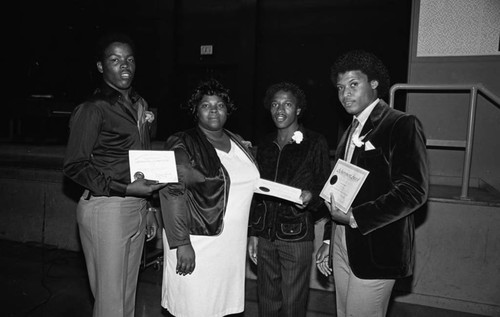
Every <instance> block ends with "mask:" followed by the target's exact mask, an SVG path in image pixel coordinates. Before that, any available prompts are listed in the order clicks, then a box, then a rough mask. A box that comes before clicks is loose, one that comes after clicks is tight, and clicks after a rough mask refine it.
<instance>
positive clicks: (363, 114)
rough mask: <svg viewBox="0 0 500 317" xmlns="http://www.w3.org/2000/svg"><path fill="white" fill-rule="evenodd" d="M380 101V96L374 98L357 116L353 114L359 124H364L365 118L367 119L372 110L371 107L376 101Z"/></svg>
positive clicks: (373, 106)
mask: <svg viewBox="0 0 500 317" xmlns="http://www.w3.org/2000/svg"><path fill="white" fill-rule="evenodd" d="M379 101H380V98H377V99H375V100H374V101H373V102H372V103H371V104H370V105H369V106H368V107H366V108H365V109H364V110H363V111H361V113H360V114H359V115H357V116H354V118H356V119H357V120H358V121H359V126H360V127H362V126H364V125H365V122H366V120H368V117H369V116H370V114H371V113H372V111H373V108H375V106H376V105H377V103H378V102H379Z"/></svg>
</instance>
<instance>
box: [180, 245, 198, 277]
mask: <svg viewBox="0 0 500 317" xmlns="http://www.w3.org/2000/svg"><path fill="white" fill-rule="evenodd" d="M194 267H195V254H194V249H193V246H192V245H191V244H185V245H181V246H178V247H177V268H176V273H177V274H179V275H186V274H191V273H193V271H194Z"/></svg>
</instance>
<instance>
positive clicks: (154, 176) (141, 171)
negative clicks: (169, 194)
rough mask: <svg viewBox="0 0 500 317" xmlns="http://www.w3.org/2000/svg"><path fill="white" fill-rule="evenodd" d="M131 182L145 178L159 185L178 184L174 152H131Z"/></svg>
mask: <svg viewBox="0 0 500 317" xmlns="http://www.w3.org/2000/svg"><path fill="white" fill-rule="evenodd" d="M128 158H129V164H130V180H131V181H132V182H133V181H134V180H136V179H138V178H144V179H148V180H152V181H158V182H159V183H177V182H178V179H177V168H176V166H175V155H174V151H149V150H129V151H128Z"/></svg>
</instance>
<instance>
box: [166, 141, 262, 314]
mask: <svg viewBox="0 0 500 317" xmlns="http://www.w3.org/2000/svg"><path fill="white" fill-rule="evenodd" d="M217 155H218V156H219V158H220V160H221V162H222V165H223V166H224V167H225V168H226V170H227V171H228V174H229V178H230V179H231V186H230V189H229V199H228V203H227V208H226V214H225V215H224V227H223V230H222V233H221V234H220V235H218V236H200V235H191V236H190V239H191V244H192V246H193V249H194V251H195V259H196V267H195V269H194V271H193V273H192V274H191V275H185V276H182V275H179V274H176V273H175V268H176V265H177V255H176V254H177V249H173V250H170V248H169V247H168V242H167V240H166V236H165V233H163V242H164V246H165V247H164V255H165V259H164V265H163V270H164V274H163V283H162V306H163V307H165V308H166V309H167V310H168V311H169V312H170V313H171V314H172V315H174V316H176V317H220V316H225V315H229V314H236V313H240V312H242V311H243V310H244V305H245V268H246V266H245V265H246V264H245V263H246V248H247V231H248V218H249V213H250V203H251V201H252V195H253V190H254V188H255V186H256V182H257V180H258V179H259V177H260V175H259V172H258V170H257V167H256V166H255V165H254V164H253V163H252V162H251V161H250V159H249V158H248V156H247V155H246V154H245V153H244V152H243V151H242V150H241V149H240V148H239V147H238V145H236V144H235V143H234V142H233V141H231V150H230V151H229V153H226V152H223V151H219V150H217Z"/></svg>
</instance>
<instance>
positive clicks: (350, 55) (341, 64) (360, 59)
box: [330, 50, 391, 97]
mask: <svg viewBox="0 0 500 317" xmlns="http://www.w3.org/2000/svg"><path fill="white" fill-rule="evenodd" d="M355 70H359V71H361V72H362V73H364V74H365V75H366V76H367V77H368V81H372V80H376V81H378V87H377V95H378V96H379V97H384V96H385V95H387V93H388V92H389V88H390V81H391V80H390V77H389V72H388V71H387V68H386V67H385V65H384V63H382V61H381V60H380V59H379V58H378V57H377V56H375V55H374V54H373V53H370V52H366V51H363V50H353V51H349V52H347V53H344V54H343V55H341V56H340V57H339V58H337V60H336V61H335V63H334V64H333V66H332V67H331V73H330V76H331V77H330V79H331V81H332V83H333V84H334V85H336V84H337V77H338V75H339V74H344V73H346V72H349V71H355Z"/></svg>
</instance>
